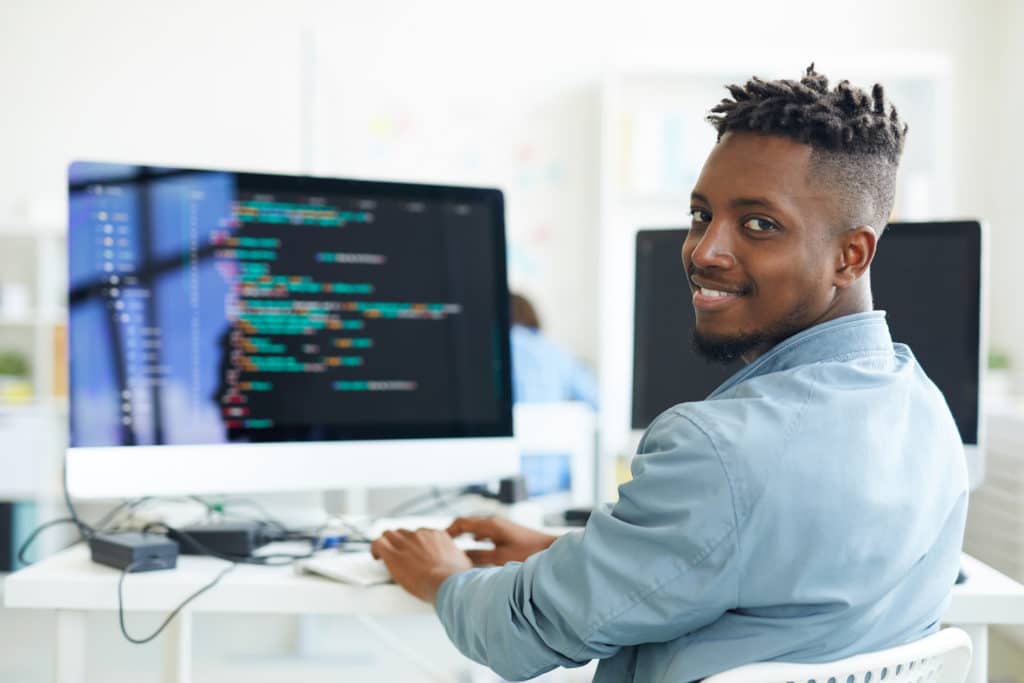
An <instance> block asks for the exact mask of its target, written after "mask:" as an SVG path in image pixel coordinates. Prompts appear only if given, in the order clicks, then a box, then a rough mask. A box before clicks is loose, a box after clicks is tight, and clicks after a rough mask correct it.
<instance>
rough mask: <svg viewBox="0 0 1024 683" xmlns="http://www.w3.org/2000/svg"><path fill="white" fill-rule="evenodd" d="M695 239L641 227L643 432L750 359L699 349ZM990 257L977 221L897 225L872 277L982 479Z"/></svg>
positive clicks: (637, 401) (636, 404) (637, 379)
mask: <svg viewBox="0 0 1024 683" xmlns="http://www.w3.org/2000/svg"><path fill="white" fill-rule="evenodd" d="M685 238H686V229H685V228H683V229H680V228H675V229H662V230H641V231H640V232H639V233H638V234H637V240H636V291H635V296H636V299H635V311H634V335H633V338H634V347H633V410H632V428H633V429H634V430H642V429H645V428H646V427H647V425H649V424H650V423H651V421H653V420H654V418H655V417H657V416H658V414H659V413H661V412H662V411H663V410H665V409H666V408H668V407H670V406H672V405H675V404H676V403H682V402H686V401H699V400H702V399H703V398H705V397H706V396H707V395H708V394H710V393H711V392H712V391H714V389H715V388H716V387H717V386H718V385H719V384H721V383H722V382H723V381H725V380H726V379H727V378H728V377H729V376H730V375H731V374H733V373H734V372H735V371H736V370H738V369H739V368H740V367H742V361H736V362H735V363H733V364H732V365H728V366H721V365H717V364H711V363H708V362H707V361H705V360H703V359H702V358H700V357H698V356H697V355H696V353H695V352H694V351H693V350H692V349H691V346H690V339H691V335H692V332H693V325H694V316H693V308H692V305H691V303H690V300H691V296H690V290H689V287H688V285H687V282H686V276H685V275H684V274H683V266H682V261H681V250H682V246H683V240H684V239H685ZM983 258H984V249H983V231H982V227H981V225H980V224H979V223H978V222H976V221H951V222H926V223H891V224H890V225H889V226H888V227H887V228H886V230H885V232H884V233H883V235H882V238H881V239H880V240H879V243H878V250H877V252H876V254H875V260H874V262H873V263H872V265H871V276H870V277H871V290H872V294H873V296H874V304H875V308H876V309H879V310H884V311H886V313H887V319H888V322H889V328H890V330H891V332H892V336H893V340H894V341H897V342H903V343H906V344H907V345H909V346H910V348H911V350H912V351H913V352H914V355H915V356H916V357H917V359H918V360H919V361H920V363H921V366H922V367H923V368H924V370H925V372H927V373H928V376H929V377H931V379H932V380H933V381H934V382H935V384H936V385H937V386H938V387H939V389H940V390H941V391H942V393H943V394H944V395H945V397H946V401H947V403H948V404H949V407H950V410H951V411H952V413H953V418H954V420H955V421H956V425H957V428H958V429H959V430H960V436H961V438H962V439H963V442H964V446H965V450H966V452H967V457H968V466H969V468H970V470H971V481H972V485H973V486H977V485H978V484H979V483H980V480H981V477H982V466H981V464H982V463H981V455H980V450H979V444H980V443H981V441H982V439H981V433H980V432H981V419H980V416H981V412H980V407H979V398H980V395H981V392H980V390H979V383H980V379H981V376H982V375H981V368H982V365H981V363H982V357H983V350H984V348H985V345H984V339H983V330H984V319H983V314H984V303H983V302H984V296H983V280H984V268H983Z"/></svg>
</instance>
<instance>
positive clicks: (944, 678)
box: [704, 628, 971, 683]
mask: <svg viewBox="0 0 1024 683" xmlns="http://www.w3.org/2000/svg"><path fill="white" fill-rule="evenodd" d="M970 664H971V639H970V637H968V635H967V634H966V633H965V632H964V631H962V630H960V629H958V628H946V629H943V630H941V631H939V632H938V633H933V634H932V635H930V636H927V637H925V638H922V639H921V640H917V641H915V642H913V643H908V644H906V645H900V646H899V647H894V648H890V649H888V650H879V651H877V652H867V653H865V654H861V655H856V656H853V657H848V658H847V659H841V660H838V661H835V662H825V663H822V664H790V663H786V662H762V663H758V664H748V665H747V666H741V667H739V668H736V669H730V670H729V671H723V672H722V673H719V674H715V675H714V676H711V677H710V678H705V679H704V683H964V681H965V680H966V679H967V669H968V667H969V666H970Z"/></svg>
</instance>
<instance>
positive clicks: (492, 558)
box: [466, 550, 501, 566]
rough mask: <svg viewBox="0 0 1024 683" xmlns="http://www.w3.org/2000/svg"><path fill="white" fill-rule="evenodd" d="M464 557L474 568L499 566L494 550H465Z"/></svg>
mask: <svg viewBox="0 0 1024 683" xmlns="http://www.w3.org/2000/svg"><path fill="white" fill-rule="evenodd" d="M466 556H467V557H469V559H470V560H471V561H472V562H473V564H474V565H476V566H481V565H489V564H501V563H500V562H499V561H498V553H497V552H496V551H494V550H467V551H466Z"/></svg>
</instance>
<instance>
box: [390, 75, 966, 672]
mask: <svg viewBox="0 0 1024 683" xmlns="http://www.w3.org/2000/svg"><path fill="white" fill-rule="evenodd" d="M729 90H730V92H731V94H732V99H727V100H723V101H722V103H721V104H719V105H718V106H716V107H715V108H714V109H712V114H711V116H709V120H710V122H711V123H712V124H713V125H714V126H715V128H716V129H717V131H718V142H717V144H716V145H715V148H714V149H713V151H712V152H711V154H710V155H709V157H708V159H707V161H706V163H705V164H704V167H703V170H702V172H701V174H700V177H699V179H698V181H697V184H696V187H695V188H694V190H693V195H692V224H691V229H690V231H689V235H688V236H687V239H686V243H685V244H684V245H683V252H682V259H683V265H684V268H685V269H686V273H687V275H688V276H689V281H690V286H691V289H692V290H693V306H694V312H695V315H696V333H695V340H694V342H695V347H696V348H697V350H698V351H699V352H701V353H702V354H704V355H705V356H708V357H709V358H713V359H718V360H730V359H735V358H737V357H742V358H743V359H744V360H745V361H746V362H747V363H748V364H747V365H746V367H744V368H743V369H742V370H740V371H739V372H737V373H736V374H735V375H733V376H732V377H731V378H730V379H728V380H727V381H726V382H725V383H724V384H723V385H722V386H720V387H719V388H718V389H716V390H715V391H714V392H713V393H712V394H711V396H709V397H708V398H707V399H706V400H704V401H700V402H696V403H686V404H681V405H678V406H675V407H673V408H670V409H669V410H667V411H666V412H665V413H663V414H662V415H661V416H659V417H658V418H657V419H656V420H655V421H654V423H653V424H652V425H651V426H650V428H649V429H648V430H647V433H646V434H645V435H644V438H643V440H642V441H641V442H640V446H639V451H638V454H637V456H636V458H635V459H634V461H633V480H632V481H631V482H629V483H627V484H625V485H623V486H622V487H621V488H620V489H619V501H618V502H617V503H616V504H615V505H614V507H612V508H611V509H610V510H609V511H606V512H597V513H595V514H594V515H592V516H591V519H590V521H589V522H588V524H587V528H586V530H585V531H584V532H583V533H574V534H568V535H566V536H563V537H561V538H559V539H557V540H555V539H554V538H552V537H547V536H544V535H541V534H536V533H535V532H528V531H526V530H523V529H521V528H518V527H514V526H512V525H510V524H508V523H504V522H497V521H492V520H472V519H471V520H457V521H456V522H455V523H454V524H453V525H452V527H451V528H450V529H449V532H450V534H452V535H457V534H461V533H463V532H466V531H469V532H473V533H475V534H476V535H477V536H480V537H489V538H492V539H493V540H494V542H495V544H496V549H495V551H494V552H492V553H489V554H484V555H477V556H475V559H476V560H477V561H478V563H479V564H498V565H500V564H502V563H503V562H506V561H510V562H509V563H508V564H504V566H498V567H494V568H487V569H482V568H477V569H471V567H472V565H473V561H472V560H471V558H470V557H468V556H467V555H465V554H463V553H461V552H460V551H458V550H456V549H455V547H454V546H453V544H452V542H451V539H450V538H449V536H448V534H445V533H443V532H438V531H426V530H420V531H418V532H412V531H396V532H388V533H386V534H384V536H382V537H381V538H380V539H378V540H377V541H376V542H375V544H374V546H373V550H374V552H375V553H376V554H377V555H378V556H379V557H381V558H382V559H383V560H384V562H385V563H386V564H387V566H388V568H389V569H390V570H391V573H392V576H393V577H394V578H395V580H396V581H397V582H398V583H399V584H401V585H402V586H404V587H405V588H406V589H408V590H409V591H410V592H412V593H413V594H414V595H417V596H419V597H420V598H422V599H424V600H429V601H433V602H434V603H435V605H436V609H437V613H438V615H439V617H440V618H441V621H442V623H443V624H444V626H445V628H446V630H447V632H448V634H449V636H450V637H451V639H452V640H453V641H454V642H455V644H456V645H457V646H458V647H459V649H460V650H462V652H464V653H465V654H466V655H467V656H469V657H471V658H473V659H474V660H476V661H479V662H483V663H485V664H487V665H488V666H490V667H491V668H493V669H494V670H495V671H496V672H498V673H499V674H501V675H502V676H504V677H506V678H513V679H523V678H529V677H531V676H534V675H537V674H539V673H541V672H543V671H547V670H549V669H551V668H553V667H556V666H577V665H580V664H582V663H584V662H586V661H588V660H591V659H595V658H597V659H600V660H602V661H601V662H600V664H599V665H598V673H597V677H596V678H595V680H597V681H602V682H603V681H624V680H634V681H693V680H697V679H701V678H704V677H706V676H709V675H711V674H713V673H716V672H720V671H723V670H725V669H729V668H732V667H736V666H740V665H743V664H747V663H750V662H754V661H767V660H782V661H796V662H812V661H828V660H834V659H839V658H843V657H847V656H850V655H853V654H856V653H860V652H865V651H870V650H877V649H881V648H886V647H891V646H895V645H899V644H902V643H906V642H910V641H913V640H916V639H918V638H921V637H923V636H925V635H927V634H928V633H930V632H932V631H934V630H935V629H937V628H938V623H939V618H940V617H941V615H942V613H943V611H944V609H945V607H946V605H947V602H948V599H949V593H950V590H951V587H952V585H953V582H954V580H955V577H956V574H957V567H958V564H959V552H960V544H961V540H962V536H963V529H964V520H965V514H966V506H967V484H966V481H967V478H966V467H965V463H964V458H963V453H962V447H961V445H960V438H959V435H958V434H957V431H956V427H955V426H954V423H953V419H952V416H951V415H950V413H949V409H948V408H947V406H946V404H945V401H944V400H943V397H942V395H941V394H940V393H939V391H938V390H937V389H936V387H935V386H934V385H933V384H932V382H931V381H930V380H929V379H928V378H927V376H926V375H925V374H924V372H923V370H922V369H921V367H920V366H919V365H918V364H917V362H916V361H915V359H914V356H913V354H912V353H911V352H910V350H909V349H908V348H907V347H905V346H903V345H901V344H893V342H892V340H891V338H890V336H889V331H888V327H887V325H886V322H885V314H884V312H881V311H872V302H871V291H870V286H869V281H868V276H869V267H870V265H871V260H872V258H873V257H874V254H875V247H876V243H877V241H878V238H879V236H880V235H881V233H882V230H883V228H884V226H885V224H886V219H887V217H888V215H889V213H890V212H891V210H892V205H893V194H894V186H895V175H896V167H897V163H898V160H899V156H900V153H901V150H902V146H903V139H904V136H905V134H906V127H905V125H903V124H902V123H901V122H900V120H899V118H898V117H897V115H896V112H895V110H894V109H892V108H891V107H888V106H887V104H886V102H885V99H884V94H883V91H882V88H881V86H878V85H876V86H874V89H873V91H872V93H871V94H870V95H869V94H867V93H865V92H863V91H861V90H858V89H855V88H852V87H851V86H850V85H849V84H848V83H847V82H845V81H844V82H842V83H839V84H838V86H836V87H835V88H834V89H830V88H829V85H828V81H827V79H826V78H825V77H824V76H822V75H820V74H817V73H815V72H814V68H813V65H812V66H811V68H809V69H808V70H807V72H806V74H805V75H804V76H803V78H801V80H800V81H799V82H795V81H788V80H785V81H768V82H766V81H762V80H759V79H757V78H755V79H753V80H751V81H750V82H748V83H747V84H746V85H745V86H742V87H741V86H729ZM883 248H884V247H883ZM545 548H546V549H545ZM511 560H515V561H511ZM520 562H522V563H521V564H520Z"/></svg>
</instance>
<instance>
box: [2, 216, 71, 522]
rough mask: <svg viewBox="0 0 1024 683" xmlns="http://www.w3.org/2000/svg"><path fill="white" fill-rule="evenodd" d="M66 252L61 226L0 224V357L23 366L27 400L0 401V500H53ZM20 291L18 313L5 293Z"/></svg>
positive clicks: (62, 395) (60, 428) (63, 413)
mask: <svg viewBox="0 0 1024 683" xmlns="http://www.w3.org/2000/svg"><path fill="white" fill-rule="evenodd" d="M66 254H67V248H66V235H65V229H64V226H62V225H54V224H33V223H31V222H29V221H27V220H18V219H15V218H7V219H0V351H4V350H14V351H18V352H20V353H23V354H25V355H26V356H27V357H28V359H29V377H30V383H31V400H30V401H29V402H27V403H20V402H19V403H5V402H4V401H3V400H2V398H0V443H2V444H3V448H2V449H0V473H2V475H0V500H6V501H35V502H43V501H52V500H53V499H54V498H56V497H57V496H59V493H60V488H59V482H60V462H61V456H62V454H63V452H64V448H65V446H66V441H67V428H66V425H67V372H66V362H65V360H64V358H65V356H66V330H67V308H66V305H65V299H66V293H67V255H66ZM12 289H14V290H19V291H20V294H19V295H18V297H17V299H18V301H17V302H16V307H12V306H11V302H10V300H9V298H8V297H6V296H5V292H6V293H7V294H8V295H9V292H10V291H11V290H12Z"/></svg>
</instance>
